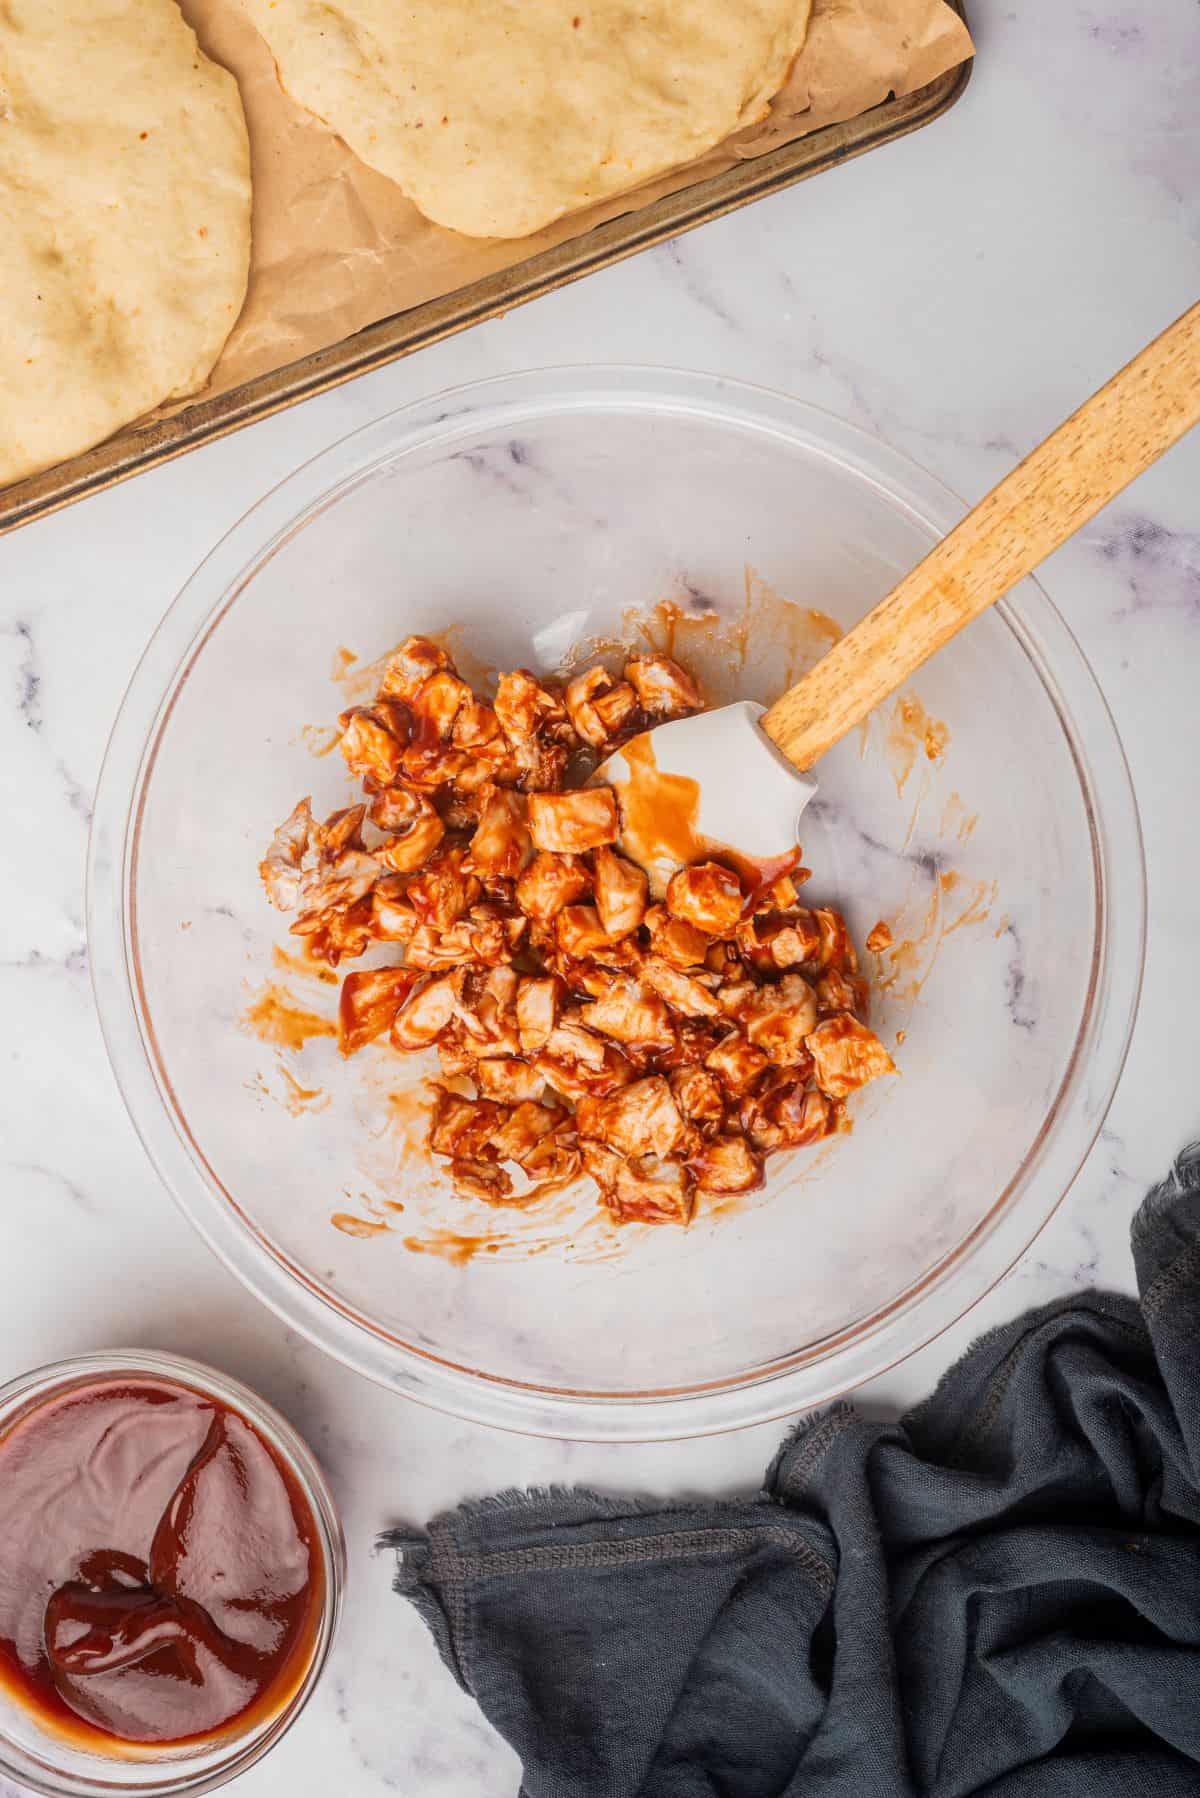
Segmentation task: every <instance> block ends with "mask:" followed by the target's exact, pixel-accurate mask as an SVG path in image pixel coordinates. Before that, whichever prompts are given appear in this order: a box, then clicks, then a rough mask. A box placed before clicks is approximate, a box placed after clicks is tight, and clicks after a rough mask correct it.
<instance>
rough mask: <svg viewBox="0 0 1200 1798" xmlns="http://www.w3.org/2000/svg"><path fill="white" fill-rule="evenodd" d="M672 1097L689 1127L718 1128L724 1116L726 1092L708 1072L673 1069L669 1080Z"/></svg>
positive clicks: (691, 1068) (706, 1070)
mask: <svg viewBox="0 0 1200 1798" xmlns="http://www.w3.org/2000/svg"><path fill="white" fill-rule="evenodd" d="M669 1083H670V1087H671V1095H672V1097H673V1098H674V1100H675V1103H676V1105H677V1106H678V1107H679V1110H680V1112H681V1113H682V1114H683V1116H684V1117H685V1118H686V1119H687V1121H688V1123H689V1124H699V1125H704V1124H720V1123H721V1122H722V1120H723V1119H724V1116H725V1089H724V1087H723V1086H722V1085H721V1082H720V1080H719V1079H718V1078H717V1076H716V1075H715V1074H714V1073H711V1072H710V1071H709V1069H708V1068H697V1067H686V1068H676V1069H675V1071H674V1073H673V1074H671V1075H670V1076H669Z"/></svg>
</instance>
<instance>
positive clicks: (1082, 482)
mask: <svg viewBox="0 0 1200 1798" xmlns="http://www.w3.org/2000/svg"><path fill="white" fill-rule="evenodd" d="M1198 420H1200V303H1198V304H1197V305H1195V306H1193V307H1192V308H1191V310H1190V311H1188V312H1186V313H1184V315H1183V317H1182V318H1180V319H1177V320H1176V322H1175V323H1174V324H1173V325H1172V326H1171V327H1170V328H1169V329H1168V330H1166V331H1164V332H1163V334H1162V336H1161V337H1159V338H1156V339H1155V341H1154V342H1153V343H1152V344H1150V346H1149V347H1148V348H1147V349H1144V350H1143V351H1142V352H1141V354H1140V355H1139V356H1135V358H1134V359H1133V361H1132V362H1130V363H1129V364H1128V365H1127V366H1126V367H1125V368H1123V369H1122V370H1121V372H1120V374H1117V375H1114V376H1113V378H1112V380H1111V381H1109V382H1108V384H1107V386H1105V387H1102V388H1101V389H1100V391H1099V393H1096V394H1093V396H1092V398H1091V399H1090V400H1088V401H1087V402H1086V404H1084V405H1082V406H1081V407H1080V408H1079V410H1078V412H1075V413H1073V414H1072V416H1071V417H1070V418H1068V419H1067V421H1066V423H1065V424H1062V425H1060V426H1059V428H1058V430H1057V431H1055V432H1054V433H1053V435H1052V436H1050V437H1048V438H1047V439H1046V441H1045V442H1044V443H1043V444H1041V445H1040V447H1039V448H1038V449H1035V450H1034V451H1033V452H1032V454H1031V455H1029V456H1027V457H1026V459H1025V460H1024V462H1022V463H1021V465H1020V466H1019V467H1018V468H1015V469H1014V470H1013V471H1012V473H1011V474H1009V475H1006V476H1005V478H1004V480H1002V481H1001V482H1000V485H999V486H998V487H994V488H993V489H992V491H991V493H989V494H988V496H987V498H986V499H984V500H981V501H980V503H979V505H977V506H976V507H975V508H974V510H973V511H971V512H969V513H968V514H967V516H966V517H965V518H964V519H963V520H962V522H961V524H958V525H956V526H955V528H954V529H953V530H952V531H951V532H950V534H949V536H948V537H944V538H943V539H942V541H941V542H940V543H939V544H938V545H937V547H936V549H933V550H931V551H930V553H929V555H927V556H926V557H925V559H924V561H923V562H921V563H920V565H919V566H918V567H916V568H914V569H913V571H912V573H911V574H908V575H906V576H905V577H904V579H903V580H902V581H900V582H899V584H898V585H897V586H895V587H893V588H892V591H891V592H890V593H889V594H888V595H887V597H886V599H883V600H881V601H880V603H879V604H878V605H877V606H876V607H875V609H874V610H873V611H871V612H868V613H867V615H866V617H865V618H863V619H862V620H861V621H860V623H858V624H856V625H855V626H854V628H853V630H850V631H848V632H847V633H846V635H845V636H844V637H843V638H842V639H841V640H840V642H838V643H837V644H836V645H835V646H834V647H833V648H832V649H831V650H830V651H829V653H828V654H827V655H826V656H824V657H823V658H822V660H821V661H820V662H818V664H817V666H816V667H815V668H814V669H812V671H811V672H810V673H808V674H806V675H805V676H804V678H803V680H801V681H798V682H797V683H796V685H795V686H794V687H792V688H791V689H790V691H788V692H787V693H785V694H784V695H783V696H782V698H780V699H777V700H776V701H775V704H774V705H773V706H771V707H770V709H769V710H765V709H764V708H763V707H762V706H760V705H754V704H751V703H749V702H742V703H740V704H737V705H729V706H723V707H721V708H720V709H719V710H717V711H712V712H705V713H703V714H701V715H700V716H699V717H695V718H684V719H680V720H678V721H677V722H675V723H670V724H662V725H659V726H658V728H657V729H655V730H653V731H647V732H645V733H643V735H642V736H640V737H635V738H634V739H633V741H632V742H631V743H628V744H626V745H625V747H624V749H623V750H621V751H619V752H618V753H616V754H614V755H612V756H610V757H609V759H608V760H607V761H606V762H605V764H604V765H603V767H602V768H601V769H600V770H599V771H598V775H597V778H598V779H601V780H605V781H608V782H610V783H611V784H612V785H613V786H614V787H615V788H616V789H617V793H618V797H619V798H620V799H621V801H622V807H621V809H622V823H623V833H622V839H621V847H622V848H623V849H624V851H625V853H626V854H627V855H629V856H630V857H631V858H632V859H633V860H635V861H638V862H640V863H642V865H643V866H645V867H647V868H648V871H649V872H650V873H651V875H652V878H653V879H654V884H655V887H656V888H657V889H658V890H660V891H661V888H662V884H663V881H664V880H665V879H666V878H667V877H669V875H670V873H672V872H673V871H674V867H676V866H678V865H679V864H680V861H681V860H682V859H683V855H682V853H681V850H680V847H679V845H680V843H681V841H686V842H687V843H689V844H692V845H695V846H697V847H699V846H702V845H711V846H712V847H713V848H714V849H716V850H718V851H719V850H720V849H722V848H724V849H727V850H732V851H734V852H736V853H737V854H740V855H741V856H744V857H747V858H751V859H753V860H754V861H756V862H763V861H767V862H769V861H771V860H773V859H774V858H776V857H779V856H783V855H786V854H787V853H788V851H789V850H791V849H792V848H793V847H794V845H795V842H796V831H797V825H798V822H799V818H800V814H801V812H802V811H803V810H804V808H805V806H806V805H807V804H808V802H809V800H810V799H811V798H812V796H813V794H814V793H815V792H816V790H817V789H816V782H815V781H814V780H813V779H812V777H811V775H810V773H809V770H810V769H811V768H812V767H813V765H814V763H816V762H817V761H818V760H819V758H820V757H821V756H822V755H824V753H825V751H826V750H827V749H831V748H832V747H833V745H834V744H835V743H839V742H840V741H841V739H842V738H843V737H844V736H846V735H847V733H848V732H849V731H851V730H853V729H854V727H855V725H856V724H859V723H861V721H862V720H863V719H864V718H865V717H866V716H867V715H868V713H870V712H872V711H874V709H875V707H876V706H877V705H879V704H880V703H881V702H882V701H883V700H885V699H886V698H887V697H888V696H889V694H892V693H894V692H895V691H896V689H897V688H898V687H900V686H902V685H903V683H904V682H905V681H906V680H907V679H908V678H909V676H910V675H911V674H913V673H915V672H916V670H917V669H918V668H920V667H921V665H922V663H924V662H926V661H928V659H929V657H930V656H932V655H934V654H935V653H936V652H937V651H938V650H939V649H941V648H942V646H943V644H945V643H948V642H949V641H950V639H951V637H953V636H954V635H955V634H956V633H957V632H958V631H960V630H961V629H962V628H963V626H964V625H965V624H969V623H970V621H971V620H972V618H976V617H978V615H979V613H980V612H982V611H984V610H985V609H986V608H987V607H988V606H990V605H991V603H992V601H993V600H996V599H1000V598H1001V597H1002V596H1003V595H1004V594H1005V593H1007V592H1008V591H1009V589H1010V588H1011V587H1014V586H1015V585H1016V583H1017V582H1018V581H1019V580H1021V579H1022V578H1023V577H1024V576H1025V575H1027V574H1029V573H1030V572H1031V571H1032V570H1033V569H1034V568H1036V567H1037V566H1038V564H1039V562H1041V561H1043V560H1044V558H1045V557H1046V556H1048V555H1049V554H1050V553H1051V551H1052V550H1055V549H1057V548H1058V547H1059V546H1060V545H1061V544H1063V543H1065V542H1066V540H1067V538H1068V537H1070V536H1072V535H1073V534H1074V533H1075V532H1076V531H1077V530H1078V529H1079V528H1080V526H1081V525H1084V524H1086V523H1087V521H1088V520H1089V519H1090V518H1092V517H1094V515H1095V514H1096V513H1097V512H1098V511H1099V510H1100V508H1101V507H1102V506H1104V505H1106V504H1107V502H1108V501H1109V500H1110V499H1112V498H1113V497H1114V496H1115V495H1116V494H1118V493H1120V491H1121V489H1122V488H1123V487H1125V486H1127V485H1128V483H1129V482H1130V481H1132V480H1133V479H1134V477H1135V476H1136V475H1139V474H1141V473H1142V471H1143V469H1146V468H1148V467H1149V466H1150V464H1151V463H1152V462H1154V461H1155V460H1156V459H1157V458H1158V457H1159V456H1161V455H1162V453H1163V451H1164V450H1167V449H1169V448H1170V447H1171V445H1172V444H1173V443H1175V442H1177V440H1178V439H1179V438H1180V437H1182V436H1183V434H1184V432H1185V431H1187V430H1189V429H1190V428H1191V426H1192V425H1194V424H1195V423H1196V422H1197V421H1198ZM648 782H649V783H650V784H651V785H652V786H653V788H654V790H655V794H656V795H657V800H658V803H659V806H660V810H662V811H668V810H670V809H671V808H672V806H674V809H675V811H676V813H678V811H679V809H680V807H681V806H682V805H683V804H684V802H685V798H686V796H687V795H689V794H690V795H691V799H692V802H693V803H692V806H691V810H692V818H691V820H690V823H689V827H688V831H687V833H686V837H681V832H680V831H679V829H678V828H677V827H673V828H672V829H670V830H669V831H668V832H667V833H666V835H665V837H664V836H663V834H662V833H660V832H657V831H653V830H651V831H649V832H648V831H647V829H646V828H645V825H644V820H645V818H646V816H647V815H648V814H649V813H650V811H651V810H652V808H651V807H650V806H649V805H648V804H646V803H644V801H645V798H646V789H647V783H648ZM693 782H694V783H695V786H696V787H698V788H699V794H698V805H697V803H696V794H695V788H694V787H692V785H691V783H693ZM635 796H637V797H640V799H641V800H642V801H643V803H639V804H638V805H636V806H635V805H634V804H633V803H632V800H633V799H634V797H635ZM635 812H636V813H638V814H639V816H640V817H641V819H642V820H643V824H642V826H641V827H640V828H638V827H635V825H634V814H635ZM675 822H676V826H677V824H678V819H677V818H676V821H675ZM688 859H691V856H689V857H688Z"/></svg>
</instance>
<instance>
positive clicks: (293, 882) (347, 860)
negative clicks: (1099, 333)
mask: <svg viewBox="0 0 1200 1798" xmlns="http://www.w3.org/2000/svg"><path fill="white" fill-rule="evenodd" d="M365 814H366V807H365V806H362V805H352V806H349V807H348V808H347V809H346V810H345V811H340V812H334V813H332V815H331V816H330V817H328V818H326V820H325V822H324V824H318V823H317V822H316V820H315V819H314V818H313V815H312V802H311V801H310V800H308V799H302V800H301V801H300V803H299V805H297V806H296V807H295V809H294V810H293V811H292V812H291V813H290V814H289V816H288V817H287V818H285V819H284V821H283V823H282V824H281V825H280V826H279V829H278V830H277V831H276V832H275V835H274V837H273V838H272V841H271V846H270V848H269V849H268V850H267V853H266V855H265V856H264V857H263V860H262V861H261V863H260V864H259V873H260V874H261V876H262V882H263V885H264V886H265V887H266V889H267V897H268V898H269V899H270V901H271V903H272V905H274V906H277V907H278V909H279V910H280V911H296V912H299V914H300V917H301V918H306V917H313V916H315V915H316V914H318V913H322V912H327V911H329V910H330V909H331V908H332V907H335V906H337V907H340V908H345V907H347V906H351V905H354V904H355V903H356V902H357V901H358V900H359V899H363V898H365V897H366V895H367V894H368V893H369V892H370V890H371V888H372V887H373V886H374V885H375V882H376V881H377V880H378V879H379V865H378V863H377V862H375V860H374V857H373V856H370V855H368V854H367V853H366V851H365V850H364V849H363V843H362V822H363V818H364V816H365Z"/></svg>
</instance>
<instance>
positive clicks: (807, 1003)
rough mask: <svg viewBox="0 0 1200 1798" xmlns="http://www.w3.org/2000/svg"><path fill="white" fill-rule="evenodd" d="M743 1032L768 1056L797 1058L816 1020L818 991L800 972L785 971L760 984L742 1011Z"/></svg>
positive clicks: (782, 1059)
mask: <svg viewBox="0 0 1200 1798" xmlns="http://www.w3.org/2000/svg"><path fill="white" fill-rule="evenodd" d="M742 1021H743V1024H744V1027H745V1031H746V1035H747V1036H748V1037H749V1039H750V1041H751V1042H752V1043H753V1044H754V1046H755V1048H757V1049H761V1050H762V1051H763V1054H764V1055H766V1056H767V1057H768V1059H769V1060H771V1061H774V1062H779V1063H781V1064H782V1065H784V1066H786V1065H787V1064H788V1063H789V1062H794V1061H798V1060H799V1059H800V1057H801V1056H802V1055H804V1054H805V1053H806V1051H805V1046H804V1045H805V1039H806V1037H807V1036H808V1034H809V1032H810V1031H811V1030H812V1029H813V1028H814V1026H815V1025H816V1022H817V995H816V994H815V993H814V992H813V990H812V987H811V986H809V984H808V982H807V980H806V979H805V978H804V976H803V974H785V975H784V977H783V979H782V980H780V981H779V982H778V983H777V984H776V985H775V986H760V987H759V989H758V991H757V993H756V994H755V995H754V998H753V999H752V1000H751V1001H750V1002H749V1004H748V1005H747V1006H746V1007H745V1009H744V1010H743V1012H742Z"/></svg>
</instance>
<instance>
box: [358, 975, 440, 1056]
mask: <svg viewBox="0 0 1200 1798" xmlns="http://www.w3.org/2000/svg"><path fill="white" fill-rule="evenodd" d="M419 979H420V974H419V973H418V972H417V970H415V969H413V968H366V969H363V970H361V971H360V972H357V973H354V974H347V975H346V978H345V979H344V980H343V981H342V990H341V993H340V995H339V997H338V1048H339V1049H340V1050H341V1052H342V1054H343V1055H354V1054H356V1053H357V1052H358V1050H359V1049H361V1048H362V1047H363V1045H364V1044H366V1043H369V1042H373V1041H374V1040H375V1038H376V1037H377V1036H382V1035H383V1033H384V1031H385V1030H390V1029H391V1027H392V1021H393V1019H394V1018H395V1016H396V1013H397V1012H398V1011H399V1009H400V1007H401V1006H402V1005H403V1003H404V1001H405V1000H406V999H407V998H408V995H409V994H410V993H411V991H412V989H413V987H414V986H415V985H416V983H417V981H418V980H419Z"/></svg>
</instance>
